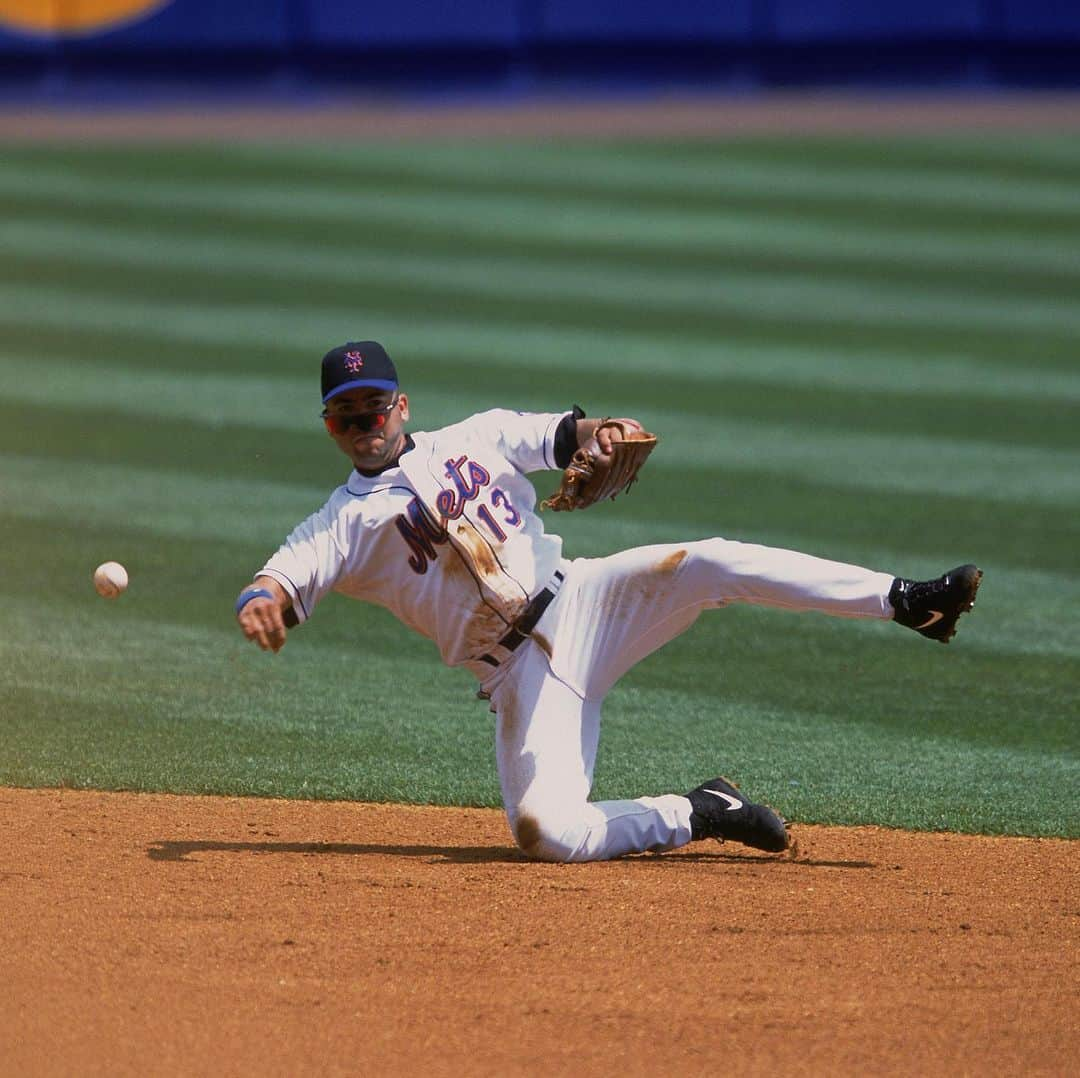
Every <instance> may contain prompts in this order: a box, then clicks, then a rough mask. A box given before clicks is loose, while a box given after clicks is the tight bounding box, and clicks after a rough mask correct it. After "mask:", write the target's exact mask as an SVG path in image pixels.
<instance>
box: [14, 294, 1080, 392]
mask: <svg viewBox="0 0 1080 1078" xmlns="http://www.w3.org/2000/svg"><path fill="white" fill-rule="evenodd" d="M5 295H7V297H8V299H7V302H3V303H2V304H0V326H2V327H3V329H4V334H5V336H4V348H3V351H2V352H0V357H2V361H3V364H4V366H3V367H0V378H4V386H5V387H8V389H10V390H11V391H12V392H19V393H33V392H34V389H33V387H32V386H26V385H24V384H23V379H22V378H21V376H20V372H21V371H24V370H25V364H27V363H32V364H35V365H36V367H38V368H40V367H41V366H42V365H41V361H42V360H44V359H46V358H47V359H48V360H49V363H48V364H47V365H44V367H43V369H37V370H36V372H35V378H39V379H41V380H42V383H43V384H48V385H50V386H51V387H52V388H54V389H55V390H56V391H57V392H59V393H60V399H61V400H63V399H65V396H66V393H67V392H74V391H76V390H75V388H74V387H72V386H71V385H70V383H71V380H72V379H74V381H75V382H76V383H78V382H80V381H82V380H84V378H85V379H89V378H90V377H91V375H92V374H93V372H92V371H88V372H87V373H86V374H85V375H80V374H79V373H78V369H79V366H80V365H81V364H82V363H83V362H85V363H86V364H88V365H89V366H90V367H102V368H105V369H103V370H102V371H101V373H102V375H104V376H109V374H110V372H115V373H116V375H117V376H119V375H120V373H121V371H122V370H123V369H124V368H123V367H121V366H120V364H123V365H124V366H126V367H129V368H135V369H136V370H137V371H139V372H141V375H142V376H143V377H150V374H149V371H150V369H151V368H152V369H153V370H154V371H155V372H160V373H164V372H165V371H167V370H174V371H180V372H182V373H183V374H184V375H185V376H186V375H188V374H189V373H190V375H191V376H193V377H196V385H199V384H201V383H200V381H199V378H201V377H202V376H203V375H205V374H206V373H207V372H211V376H213V375H216V373H217V372H218V371H220V370H221V368H222V365H223V364H227V365H235V366H240V367H241V368H242V367H243V366H244V364H245V363H246V360H244V359H243V358H242V357H243V356H246V355H247V354H248V351H251V352H252V354H254V353H255V352H256V351H257V355H258V362H257V365H258V371H259V375H260V377H270V376H272V375H273V376H280V375H287V374H288V375H290V376H292V377H299V376H298V375H295V374H292V373H291V372H296V371H298V369H300V368H301V367H303V368H304V369H305V370H310V369H311V367H310V364H311V362H314V359H317V358H318V356H319V355H321V353H322V351H325V349H326V347H328V346H329V344H328V342H329V341H330V340H331V338H330V337H329V336H328V334H329V333H332V332H333V331H335V330H337V331H338V332H339V335H340V336H341V338H342V339H344V337H345V336H348V335H350V334H352V335H354V336H358V337H364V336H369V335H371V333H372V332H373V331H372V330H370V329H365V325H367V326H377V327H378V328H379V331H380V332H382V333H384V335H385V336H386V339H387V341H393V342H394V349H393V350H394V354H395V355H400V356H401V357H402V359H403V360H407V362H408V364H409V374H408V376H407V377H408V378H409V380H410V381H412V382H414V383H415V384H418V385H419V384H421V382H422V381H423V380H427V379H435V378H437V377H438V376H439V373H440V371H445V369H446V366H447V363H448V361H452V362H453V363H454V364H455V365H457V366H460V367H463V368H467V369H469V370H470V371H472V370H473V369H474V368H475V373H476V375H477V377H476V378H475V379H474V383H475V391H476V393H477V399H478V400H484V399H486V398H488V397H490V398H491V399H492V400H493V401H494V400H495V398H496V397H497V398H498V400H499V401H502V400H503V399H504V395H503V394H502V393H501V387H502V386H503V384H504V382H505V379H507V378H508V377H512V376H513V373H514V372H515V371H519V372H520V371H525V372H529V373H530V375H531V374H532V373H533V372H535V371H540V370H542V371H547V372H550V373H551V374H553V375H558V374H560V373H566V374H574V375H578V374H582V375H584V376H585V379H586V381H587V380H588V378H589V377H590V376H592V377H595V378H600V379H605V378H607V379H609V378H610V376H611V375H615V376H617V377H618V378H619V384H620V386H622V385H624V384H626V381H625V380H627V379H633V378H642V377H648V378H649V379H650V380H651V379H654V378H655V374H656V371H657V356H670V357H671V358H670V360H666V361H665V362H664V363H663V364H661V369H663V370H669V369H670V370H672V371H673V370H674V369H675V361H676V359H677V366H678V372H679V378H680V380H681V381H686V382H689V383H694V382H697V381H705V382H711V381H715V382H716V383H718V384H722V383H723V382H725V381H730V380H738V381H742V382H752V383H755V384H758V385H760V386H761V387H763V388H768V387H775V386H785V387H800V388H803V389H808V390H815V389H823V388H824V389H829V388H831V389H838V390H845V391H848V392H859V391H862V392H866V393H877V392H884V393H898V394H905V395H916V396H917V395H920V394H925V395H933V394H943V395H946V396H950V395H959V396H964V395H967V396H969V397H970V398H971V399H976V400H977V399H980V398H982V399H1003V400H1016V401H1017V402H1018V404H1019V405H1020V406H1021V407H1022V406H1023V404H1024V402H1027V401H1030V402H1046V401H1056V402H1059V403H1061V404H1065V405H1068V404H1070V403H1074V402H1077V401H1080V371H1075V370H1069V369H1067V368H1062V369H1060V370H1057V369H1041V370H1038V371H1037V372H1033V371H1031V370H1030V369H1027V365H1026V363H1025V364H1024V365H1021V366H1018V365H1016V364H1015V363H1014V364H1013V365H1011V366H1002V365H998V364H992V363H985V362H982V357H980V356H977V355H972V356H966V355H955V354H950V353H948V352H945V351H943V350H940V349H938V350H919V351H917V352H907V351H901V350H897V349H891V348H887V347H882V346H878V347H876V348H874V347H869V346H868V347H865V348H861V349H858V350H857V351H856V352H855V353H854V354H852V355H847V354H845V352H844V349H843V348H842V347H841V346H840V345H834V346H826V345H823V344H821V343H819V342H817V341H815V340H808V341H807V342H806V343H805V344H802V345H800V346H798V347H794V346H791V347H787V346H778V345H770V344H767V343H765V342H761V341H732V340H731V339H730V338H729V337H728V336H727V335H724V336H721V337H718V338H717V339H716V340H714V341H708V342H705V341H700V340H696V339H694V338H678V337H675V336H662V335H659V334H655V333H653V334H647V333H629V332H626V331H625V330H621V331H620V330H614V331H609V330H596V329H587V328H584V329H561V328H556V327H544V326H541V325H537V324H530V323H526V322H521V323H518V324H515V325H513V326H509V327H503V326H488V325H484V324H478V323H473V322H468V321H465V320H461V319H447V318H429V317H426V318H425V319H424V321H423V323H422V324H418V323H417V321H416V319H414V318H408V319H404V318H398V317H392V316H388V315H387V314H386V313H385V312H376V311H371V310H368V309H366V308H363V307H357V308H355V309H354V316H353V318H352V319H351V320H350V322H349V325H348V326H347V327H341V326H339V325H333V326H332V325H329V324H326V325H325V326H324V327H323V328H322V329H320V328H319V323H317V322H316V321H314V320H312V319H311V318H310V317H308V316H307V315H305V314H304V313H303V312H302V311H295V312H294V311H291V310H290V311H285V312H280V311H278V312H269V311H266V312H260V314H259V317H258V318H254V319H252V318H250V317H246V316H244V317H236V316H233V315H231V314H230V315H222V312H221V311H220V309H219V310H216V311H215V312H214V316H213V318H212V319H208V318H198V319H193V318H190V317H189V315H190V312H189V311H187V310H186V308H182V307H179V306H172V307H165V306H164V305H161V304H150V305H148V304H147V303H146V301H141V302H138V303H136V302H135V301H133V300H132V301H129V300H127V299H123V298H109V299H99V300H95V301H93V302H90V301H86V300H82V299H81V298H80V297H79V296H78V295H77V294H74V295H73V294H70V293H64V294H61V295H56V294H52V293H49V292H37V291H34V292H29V291H28V290H20V291H17V292H10V293H6V292H3V291H0V299H2V298H3V296H5ZM57 304H62V305H63V309H64V314H63V319H62V322H61V321H60V320H58V318H57V309H58V308H57V306H56V305H57ZM147 308H148V309H147ZM42 327H51V329H52V332H50V334H49V336H47V337H43V336H42V332H41V330H42ZM66 331H71V332H77V333H78V334H79V347H78V349H77V350H75V351H76V354H77V356H80V357H82V359H81V360H80V359H77V358H73V349H72V345H71V343H70V341H69V340H68V338H67V332H66ZM333 339H334V340H336V339H337V338H333ZM226 353H227V354H226ZM151 361H152V362H151ZM73 363H74V364H75V365H76V366H75V367H74V368H73V366H72V364H73ZM305 364H306V366H305ZM1074 366H1075V365H1074ZM5 370H6V371H7V372H8V373H7V374H6V375H5V373H4V371H5ZM52 371H55V372H57V373H56V376H55V377H53V376H52V374H51V373H50V372H52ZM128 373H129V374H130V373H131V372H130V371H129V372H128ZM493 373H494V374H495V376H496V377H495V379H494V380H492V379H491V378H490V377H489V376H490V375H491V374H493ZM155 376H156V375H155ZM534 384H535V383H534ZM65 386H67V387H68V389H67V390H65V388H64V387H65ZM228 388H230V389H231V388H234V387H232V386H231V385H230V386H229V387H228ZM282 388H284V387H282ZM90 391H91V392H93V389H92V388H91V390H90ZM537 396H538V394H537V393H536V392H535V390H533V391H531V392H530V393H529V394H528V398H529V399H534V398H536V397H537ZM27 399H29V398H27ZM177 406H178V407H183V404H182V402H179V403H178V404H177Z"/></svg>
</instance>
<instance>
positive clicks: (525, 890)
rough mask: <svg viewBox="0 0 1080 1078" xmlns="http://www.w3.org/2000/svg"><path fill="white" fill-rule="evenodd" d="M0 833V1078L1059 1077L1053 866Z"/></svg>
mask: <svg viewBox="0 0 1080 1078" xmlns="http://www.w3.org/2000/svg"><path fill="white" fill-rule="evenodd" d="M0 827H2V829H3V832H4V835H5V859H4V863H3V865H2V867H0V980H2V983H3V984H4V991H5V1006H4V1007H3V1008H0V1043H3V1044H4V1057H5V1070H6V1071H7V1072H8V1073H11V1074H34V1075H36V1076H40V1075H67V1074H74V1073H84V1074H85V1073H93V1074H105V1073H107V1074H110V1075H142V1074H146V1073H154V1074H208V1073H211V1072H213V1073H222V1074H256V1073H265V1074H272V1075H277V1074H281V1075H285V1074H290V1075H294V1074H315V1073H317V1074H320V1075H327V1074H329V1075H334V1074H350V1075H355V1074H406V1073H428V1074H435V1075H461V1074H469V1075H492V1076H494V1075H500V1076H505V1075H525V1074H537V1075H539V1074H544V1075H552V1074H573V1075H575V1076H578V1075H582V1076H586V1078H591V1076H594V1075H614V1074H618V1075H620V1076H626V1075H630V1076H636V1075H643V1076H644V1075H655V1074H689V1073H695V1074H697V1073H706V1072H707V1071H709V1070H710V1069H711V1063H710V1061H719V1062H720V1063H722V1064H723V1065H724V1068H727V1069H730V1068H729V1063H730V1062H731V1061H737V1069H738V1071H739V1073H740V1074H749V1075H754V1074H836V1073H843V1074H859V1073H867V1074H875V1075H880V1074H919V1073H923V1074H961V1073H962V1074H972V1075H975V1074H991V1073H993V1074H1048V1075H1049V1074H1066V1073H1076V1071H1077V1067H1078V1064H1080V1033H1078V1031H1077V1026H1076V1022H1075V1016H1076V1010H1075V1007H1076V989H1077V978H1076V972H1077V970H1076V954H1077V942H1078V935H1080V933H1078V916H1077V915H1078V910H1077V906H1076V894H1075V878H1076V877H1075V868H1076V856H1077V849H1078V848H1077V844H1076V843H1075V842H1067V841H1061V840H1046V839H1043V840H1033V839H1001V838H985V837H984V838H979V837H970V836H960V835H948V834H933V835H912V834H907V833H904V832H899V831H886V830H881V829H875V828H852V829H839V828H823V827H806V826H803V827H799V826H798V825H796V826H795V828H794V832H795V835H796V837H797V839H798V841H799V844H800V852H799V854H798V855H797V856H796V857H795V858H791V857H788V856H786V855H781V856H777V857H773V856H769V855H761V854H756V853H754V852H752V851H746V850H745V849H743V848H741V847H738V846H732V845H727V846H720V845H717V844H715V843H695V844H692V845H691V846H688V847H686V848H685V849H684V850H682V851H677V852H675V853H670V854H661V855H643V856H639V857H631V858H626V859H624V860H621V861H613V862H606V863H599V864H591V865H546V864H537V863H532V862H528V861H526V860H524V858H523V857H522V856H521V855H520V854H519V853H518V852H517V851H516V850H515V849H514V848H513V846H512V844H511V841H510V835H509V831H508V829H507V826H506V822H505V820H504V818H503V815H502V813H500V812H495V811H490V810H453V809H437V808H419V807H402V806H390V805H362V804H347V803H327V802H289V801H266V800H257V799H253V798H252V799H247V798H243V799H241V798H212V797H175V796H168V795H156V794H155V795H146V794H142V795H136V794H131V795H128V794H101V793H92V792H85V791H70V790H12V789H0ZM725 1061H727V1062H725Z"/></svg>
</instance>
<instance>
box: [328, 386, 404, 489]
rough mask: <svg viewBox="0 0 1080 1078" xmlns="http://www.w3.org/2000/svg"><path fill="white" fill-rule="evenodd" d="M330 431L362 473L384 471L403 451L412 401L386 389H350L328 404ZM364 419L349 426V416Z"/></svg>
mask: <svg viewBox="0 0 1080 1078" xmlns="http://www.w3.org/2000/svg"><path fill="white" fill-rule="evenodd" d="M326 416H327V424H326V426H327V430H328V431H329V433H330V437H331V438H333V439H334V441H335V442H336V443H337V447H338V449H340V450H341V451H342V453H344V454H345V456H347V457H348V458H349V459H350V460H351V461H352V462H353V464H354V465H355V466H356V467H357V468H358V469H359V470H360V471H362V472H376V471H378V470H379V469H380V468H385V467H386V465H387V464H389V463H390V462H391V461H392V460H394V458H395V457H396V456H397V455H398V454H399V453H400V452H401V449H402V446H403V444H404V441H405V421H406V420H407V419H408V418H409V398H408V397H406V396H405V394H404V393H398V394H397V395H396V396H395V394H393V393H391V392H389V391H387V390H383V389H364V388H361V389H350V390H347V391H346V392H345V393H339V394H338V395H337V396H336V397H333V398H331V400H330V401H329V402H328V403H327V405H326ZM352 416H357V417H362V418H361V421H360V422H359V423H356V424H352V425H349V424H348V423H347V422H346V421H347V419H348V418H349V417H352Z"/></svg>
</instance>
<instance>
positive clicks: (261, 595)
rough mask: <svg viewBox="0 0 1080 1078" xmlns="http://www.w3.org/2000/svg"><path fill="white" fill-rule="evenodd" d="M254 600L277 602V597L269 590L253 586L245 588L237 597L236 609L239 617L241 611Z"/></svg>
mask: <svg viewBox="0 0 1080 1078" xmlns="http://www.w3.org/2000/svg"><path fill="white" fill-rule="evenodd" d="M253 599H269V600H271V602H277V596H276V595H275V594H274V593H273V592H272V591H271V590H270V589H269V588H264V587H260V586H259V585H257V584H252V585H251V586H250V587H247V588H244V590H243V591H242V592H240V594H239V596H237V599H236V607H235V612H236V616H237V617H239V616H240V611H241V610H243V609H244V607H245V606H247V604H248V603H250V602H251V601H252V600H253Z"/></svg>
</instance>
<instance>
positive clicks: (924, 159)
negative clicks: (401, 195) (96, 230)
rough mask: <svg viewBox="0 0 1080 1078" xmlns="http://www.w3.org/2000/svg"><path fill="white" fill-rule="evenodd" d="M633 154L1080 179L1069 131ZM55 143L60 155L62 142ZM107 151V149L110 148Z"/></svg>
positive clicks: (766, 140)
mask: <svg viewBox="0 0 1080 1078" xmlns="http://www.w3.org/2000/svg"><path fill="white" fill-rule="evenodd" d="M610 145H612V146H617V147H619V148H622V147H623V146H626V147H628V148H629V149H630V150H631V152H633V153H635V154H637V155H639V156H643V157H644V156H648V157H651V158H654V159H656V160H674V161H678V162H681V163H683V164H691V163H693V164H695V165H697V166H698V167H708V166H711V165H713V164H714V163H716V161H717V159H719V161H720V163H721V164H722V162H723V161H725V160H728V159H730V158H734V159H737V160H747V161H753V162H757V163H765V164H771V165H774V166H775V165H782V164H786V163H787V162H788V161H790V160H792V159H796V160H798V161H800V162H801V163H803V164H804V165H806V164H811V163H812V164H814V165H816V166H818V167H821V168H826V169H834V170H835V169H840V168H845V167H847V166H849V165H854V166H857V167H866V166H869V167H871V168H882V167H894V168H896V169H897V170H899V171H903V170H904V169H917V170H919V171H920V172H928V173H931V174H939V173H944V174H945V175H947V176H954V177H955V176H964V175H976V176H979V177H983V178H986V177H994V178H999V179H1002V180H1018V181H1027V180H1034V181H1037V182H1038V181H1042V180H1048V181H1050V182H1052V183H1055V184H1064V183H1071V182H1073V181H1074V180H1075V181H1077V182H1080V148H1078V146H1077V141H1076V138H1075V137H1074V136H1073V135H1071V134H1061V133H1057V134H1055V133H1054V132H1045V133H1024V132H999V131H995V132H990V133H986V134H978V133H972V132H957V131H951V132H949V133H947V134H940V135H918V134H895V133H890V134H886V135H862V134H856V135H851V134H848V135H844V134H835V135H827V134H812V135H802V136H800V135H784V136H781V137H777V136H772V135H747V136H745V137H742V136H740V137H737V138H724V139H715V140H711V141H710V140H704V139H700V138H671V139H653V140H640V139H639V140H629V141H628V140H616V141H614V142H612V143H610ZM52 149H59V152H60V153H62V154H63V153H66V152H67V151H66V148H63V147H61V148H56V147H52ZM109 152H112V151H111V150H110V151H109Z"/></svg>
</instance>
